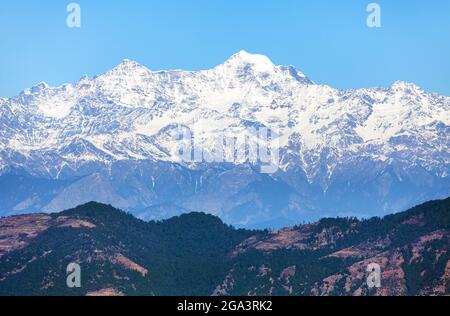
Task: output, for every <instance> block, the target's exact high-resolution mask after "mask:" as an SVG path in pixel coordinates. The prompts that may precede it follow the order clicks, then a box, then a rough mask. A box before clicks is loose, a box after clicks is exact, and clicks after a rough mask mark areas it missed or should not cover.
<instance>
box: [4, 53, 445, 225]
mask: <svg viewBox="0 0 450 316" xmlns="http://www.w3.org/2000/svg"><path fill="white" fill-rule="evenodd" d="M261 128H267V129H269V130H270V131H272V132H273V135H274V136H273V139H271V141H270V145H271V147H272V148H273V149H274V152H279V159H278V164H277V165H278V169H276V170H274V171H276V172H275V173H272V174H261V170H260V167H261V164H260V163H258V162H255V161H252V160H251V159H247V158H249V157H245V156H239V155H237V154H235V151H234V150H232V151H231V152H232V153H233V154H232V155H231V156H227V159H225V161H221V160H218V159H214V157H215V156H214V155H215V154H216V153H217V152H221V151H224V152H227V148H222V147H223V146H224V144H223V142H222V143H221V142H220V141H219V142H218V141H217V139H216V136H217V135H218V134H220V133H223V132H226V133H227V135H229V136H231V137H232V138H233V139H235V138H236V139H239V137H244V136H245V137H248V139H249V142H250V143H258V141H259V140H258V139H257V138H256V136H255V130H257V129H261ZM180 132H182V133H190V135H192V136H193V138H194V140H193V148H192V151H196V152H197V151H200V150H203V156H202V157H200V158H202V159H196V160H195V161H190V160H188V161H186V159H183V157H180V154H179V152H178V150H179V149H180V146H181V145H182V144H184V143H180V141H179V136H180ZM449 135H450V98H449V97H445V96H440V95H436V94H430V93H427V92H425V91H423V90H422V89H421V88H419V87H417V86H415V85H414V84H410V83H405V82H401V81H398V82H395V83H394V84H393V85H392V86H390V87H388V88H372V89H360V90H337V89H334V88H332V87H328V86H325V85H320V84H316V83H314V82H312V81H311V80H310V79H309V78H308V77H306V76H305V75H304V74H303V73H302V72H301V71H300V70H298V69H296V68H295V67H292V66H289V67H286V66H277V65H274V64H273V63H272V62H271V61H270V60H269V59H268V58H267V57H265V56H262V55H252V54H249V53H246V52H239V53H237V54H235V55H234V56H232V57H231V58H230V59H229V60H227V61H226V62H225V63H224V64H222V65H219V66H217V67H215V68H213V69H210V70H205V71H198V72H192V71H178V70H177V71H159V72H155V71H151V70H149V69H147V68H146V67H144V66H142V65H140V64H138V63H136V62H134V61H130V60H124V61H123V62H122V63H121V64H119V65H118V66H117V67H115V68H114V69H112V70H110V71H108V72H106V73H105V74H102V75H100V76H97V77H94V78H89V77H84V78H82V79H81V80H80V81H79V82H77V83H74V84H67V85H64V86H61V87H49V86H48V85H47V84H45V83H41V84H39V85H37V86H35V87H32V88H30V89H26V90H24V91H23V92H22V93H21V94H20V95H18V96H15V97H12V98H10V99H5V100H1V101H0V184H1V183H2V182H3V181H1V179H2V177H6V178H8V177H11V176H14V175H18V177H25V178H27V179H29V180H30V182H29V183H30V184H28V182H27V185H26V188H23V189H22V188H20V189H21V191H20V194H17V195H12V196H11V195H9V196H8V197H5V196H1V195H0V212H1V214H11V213H24V212H35V211H37V212H58V211H62V210H64V209H67V208H70V207H75V206H76V205H79V204H82V203H86V202H88V201H92V200H96V201H98V202H103V203H108V204H112V205H114V206H116V207H120V208H122V209H125V210H127V211H130V212H133V213H134V214H136V215H138V216H140V217H143V218H147V219H152V218H167V217H169V216H170V215H171V214H170V213H169V214H163V213H161V212H156V214H153V213H152V212H149V210H151V209H154V208H155V207H157V206H158V205H161V204H171V205H173V208H172V209H173V210H175V209H178V210H180V212H182V211H181V210H186V211H204V212H207V213H211V214H214V215H218V216H220V217H221V218H223V219H225V220H226V221H227V222H229V223H232V224H235V225H240V226H258V224H259V222H262V223H270V222H271V221H274V220H276V219H280V218H281V219H282V220H283V221H285V222H289V221H301V220H312V219H314V220H316V219H318V218H320V217H323V216H326V215H349V214H356V212H359V213H358V214H357V215H359V216H366V217H368V216H372V215H385V214H387V213H389V212H393V211H396V210H399V209H406V208H408V207H411V206H413V205H416V204H418V203H421V202H424V201H426V200H430V199H436V198H444V197H447V196H448V195H450V178H449V174H450V173H449V166H450V153H449V150H448V149H449V147H450V138H449ZM239 144H240V143H239ZM237 146H238V145H237ZM234 149H236V148H234ZM228 153H230V151H229V150H228ZM210 160H212V162H211V161H210ZM215 160H218V161H215ZM42 182H49V183H51V187H50V188H48V187H47V186H46V184H45V185H42V186H41V185H40V184H38V183H42ZM261 183H263V184H261ZM261 186H264V187H265V188H266V189H267V190H269V191H270V190H272V189H273V190H275V191H280V190H281V189H283V190H284V191H285V192H289V193H288V194H287V195H286V196H284V197H283V198H282V201H277V202H276V203H273V201H269V202H268V201H266V200H265V195H264V193H262V190H261ZM5 187H7V185H3V186H1V189H3V188H5ZM29 187H31V188H29ZM99 188H100V192H96V191H98V189H99ZM368 201H370V203H368ZM281 204H282V205H281ZM362 206H364V209H363V208H362Z"/></svg>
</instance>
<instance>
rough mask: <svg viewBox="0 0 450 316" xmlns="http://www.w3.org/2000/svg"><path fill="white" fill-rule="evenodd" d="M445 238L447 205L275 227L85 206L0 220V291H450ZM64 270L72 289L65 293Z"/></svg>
mask: <svg viewBox="0 0 450 316" xmlns="http://www.w3.org/2000/svg"><path fill="white" fill-rule="evenodd" d="M449 234H450V198H448V199H446V200H441V201H431V202H427V203H425V204H422V205H419V206H417V207H414V208H412V209H410V210H408V211H406V212H402V213H397V214H395V215H388V216H386V217H384V218H372V219H366V220H358V219H357V218H324V219H322V220H320V221H318V222H315V223H311V224H305V225H297V226H294V227H291V228H284V229H281V230H278V231H268V230H245V229H235V228H233V227H231V226H229V225H226V224H224V223H223V222H222V221H221V220H220V219H219V218H218V217H215V216H212V215H208V214H205V213H189V214H183V215H181V216H178V217H173V218H171V219H168V220H163V221H158V222H156V221H150V222H145V221H142V220H140V219H137V218H135V217H134V216H132V215H130V214H128V213H125V212H123V211H120V210H118V209H115V208H113V207H112V206H108V205H103V204H99V203H93V202H92V203H88V204H85V205H82V206H79V207H76V208H74V209H70V210H67V211H64V212H62V213H54V214H51V215H48V214H43V213H41V214H28V215H19V216H11V217H6V218H1V219H0V295H7V296H15V295H40V296H41V295H50V296H52V295H77V296H78V295H91V296H94V295H97V296H98V295H169V296H170V295H182V296H191V295H195V296H197V295H204V296H207V295H215V296H228V295H233V296H236V295H237V296H247V295H250V296H251V295H261V296H278V295H282V296H289V295H294V296H298V295H301V296H318V295H332V296H341V295H343V296H360V295H363V296H369V295H370V296H371V295H377V296H385V295H387V296H397V295H425V296H429V295H449V294H450V253H449V250H450V235H449ZM73 263H76V264H78V265H79V267H80V272H81V273H80V284H79V285H80V287H74V288H69V287H68V286H67V285H66V278H67V276H68V273H67V267H68V266H69V265H71V264H73ZM373 264H377V265H378V266H379V267H380V284H379V287H373V288H369V286H368V283H367V278H368V276H369V275H368V272H367V271H368V267H369V266H370V265H373Z"/></svg>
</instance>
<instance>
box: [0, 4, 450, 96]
mask: <svg viewBox="0 0 450 316" xmlns="http://www.w3.org/2000/svg"><path fill="white" fill-rule="evenodd" d="M70 2H72V1H64V0H45V1H36V0H14V1H12V0H9V1H2V2H1V4H0V96H1V97H8V96H12V95H15V94H17V93H19V92H20V91H21V90H23V89H24V88H26V87H30V86H33V85H35V84H37V83H39V82H41V81H45V82H48V83H49V84H51V85H60V84H63V83H66V82H75V81H77V80H78V79H79V78H80V77H81V76H83V75H84V74H88V75H90V76H93V75H96V74H101V73H103V72H105V71H106V70H108V69H110V68H112V67H114V66H115V65H117V64H118V63H120V61H121V60H122V59H124V58H128V59H134V60H136V61H138V62H140V63H142V64H144V65H146V66H147V67H149V68H150V69H153V70H161V69H187V70H198V69H207V68H211V67H213V66H215V65H217V64H219V63H222V62H223V61H225V60H226V59H227V58H228V57H229V56H230V55H232V54H233V53H236V52H237V51H239V50H246V51H248V52H251V53H261V54H264V55H267V56H268V57H270V58H271V59H272V61H273V62H274V63H276V64H283V65H295V66H297V67H298V68H299V69H300V70H302V71H303V72H304V73H305V74H306V75H308V76H309V77H310V78H311V79H312V80H314V81H315V82H318V83H324V84H329V85H331V86H334V87H337V88H360V87H372V86H388V85H390V84H391V83H392V82H394V81H396V80H405V81H410V82H414V83H416V84H418V85H419V86H421V87H423V88H424V89H425V90H427V91H430V92H438V93H441V94H445V95H450V1H448V0H431V1H425V0H422V1H419V0H385V1H376V2H377V3H379V4H380V5H381V8H382V27H381V28H378V29H374V28H368V27H367V24H366V18H367V15H368V13H367V12H366V6H367V4H369V3H370V2H374V1H373V0H369V1H362V0H314V1H312V0H308V1H302V0H258V1H257V0H146V1H141V0H134V1H132V0H128V1H126V0H78V1H76V2H77V3H79V4H80V6H81V10H82V11H81V18H82V25H81V26H82V27H81V28H80V29H70V28H68V27H67V26H66V17H67V14H68V13H67V12H66V6H67V4H68V3H70Z"/></svg>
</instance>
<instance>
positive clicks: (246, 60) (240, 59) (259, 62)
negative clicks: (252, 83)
mask: <svg viewBox="0 0 450 316" xmlns="http://www.w3.org/2000/svg"><path fill="white" fill-rule="evenodd" d="M224 65H226V66H231V67H233V68H234V67H244V66H247V65H251V66H252V67H254V68H256V69H257V70H260V71H262V72H266V71H270V70H273V68H274V67H275V65H274V64H273V63H272V61H271V60H270V59H269V58H268V57H267V56H264V55H259V54H250V53H248V52H246V51H244V50H241V51H240V52H238V53H236V54H234V55H233V56H231V57H230V58H229V59H228V60H227V61H226V62H225V64H224Z"/></svg>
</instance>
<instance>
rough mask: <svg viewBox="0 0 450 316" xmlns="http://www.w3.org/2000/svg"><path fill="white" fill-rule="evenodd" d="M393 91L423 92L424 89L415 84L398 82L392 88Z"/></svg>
mask: <svg viewBox="0 0 450 316" xmlns="http://www.w3.org/2000/svg"><path fill="white" fill-rule="evenodd" d="M390 89H391V90H395V91H405V90H408V91H421V90H422V89H421V88H420V87H419V86H417V85H416V84H414V83H411V82H406V81H401V80H397V81H395V82H394V83H393V84H392V85H391V86H390Z"/></svg>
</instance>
